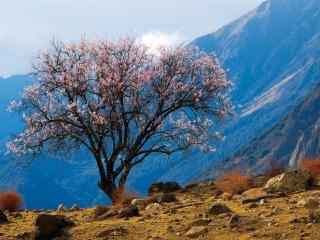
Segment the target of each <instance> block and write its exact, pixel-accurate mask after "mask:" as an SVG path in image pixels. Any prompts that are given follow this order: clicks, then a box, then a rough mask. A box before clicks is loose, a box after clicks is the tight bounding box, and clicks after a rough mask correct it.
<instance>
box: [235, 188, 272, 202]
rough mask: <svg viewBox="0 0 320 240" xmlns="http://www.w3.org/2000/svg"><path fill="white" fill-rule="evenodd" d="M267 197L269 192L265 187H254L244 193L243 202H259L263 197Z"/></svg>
mask: <svg viewBox="0 0 320 240" xmlns="http://www.w3.org/2000/svg"><path fill="white" fill-rule="evenodd" d="M267 197H268V193H266V192H265V191H264V190H263V189H261V188H253V189H250V190H248V191H245V192H243V193H242V199H241V203H242V204H246V203H252V202H259V201H260V200H261V199H263V198H267Z"/></svg>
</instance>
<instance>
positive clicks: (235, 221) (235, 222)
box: [228, 214, 240, 228]
mask: <svg viewBox="0 0 320 240" xmlns="http://www.w3.org/2000/svg"><path fill="white" fill-rule="evenodd" d="M239 221H240V217H239V215H237V214H233V215H232V216H231V218H230V220H229V224H228V225H229V227H230V228H235V227H237V226H238V223H239Z"/></svg>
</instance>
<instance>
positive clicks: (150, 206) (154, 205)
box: [146, 203, 161, 210]
mask: <svg viewBox="0 0 320 240" xmlns="http://www.w3.org/2000/svg"><path fill="white" fill-rule="evenodd" d="M160 208H161V205H160V204H159V203H150V204H149V205H148V206H146V210H149V209H153V210H159V209H160Z"/></svg>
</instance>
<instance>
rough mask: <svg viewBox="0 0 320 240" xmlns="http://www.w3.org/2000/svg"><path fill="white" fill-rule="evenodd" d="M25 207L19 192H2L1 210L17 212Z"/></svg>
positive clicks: (0, 199)
mask: <svg viewBox="0 0 320 240" xmlns="http://www.w3.org/2000/svg"><path fill="white" fill-rule="evenodd" d="M22 207H23V197H22V196H21V195H20V194H18V193H17V192H14V191H11V192H3V193H0V210H2V211H5V210H7V211H10V212H15V211H18V210H20V209H22Z"/></svg>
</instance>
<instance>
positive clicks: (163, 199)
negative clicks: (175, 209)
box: [158, 193, 177, 203]
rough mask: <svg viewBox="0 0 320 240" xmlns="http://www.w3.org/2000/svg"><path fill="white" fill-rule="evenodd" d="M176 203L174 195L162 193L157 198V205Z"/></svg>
mask: <svg viewBox="0 0 320 240" xmlns="http://www.w3.org/2000/svg"><path fill="white" fill-rule="evenodd" d="M176 201H177V198H176V195H174V194H173V193H163V194H160V195H159V196H158V202H159V203H171V202H176Z"/></svg>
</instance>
